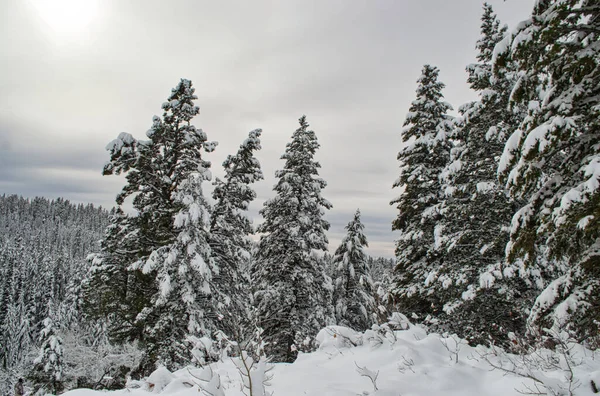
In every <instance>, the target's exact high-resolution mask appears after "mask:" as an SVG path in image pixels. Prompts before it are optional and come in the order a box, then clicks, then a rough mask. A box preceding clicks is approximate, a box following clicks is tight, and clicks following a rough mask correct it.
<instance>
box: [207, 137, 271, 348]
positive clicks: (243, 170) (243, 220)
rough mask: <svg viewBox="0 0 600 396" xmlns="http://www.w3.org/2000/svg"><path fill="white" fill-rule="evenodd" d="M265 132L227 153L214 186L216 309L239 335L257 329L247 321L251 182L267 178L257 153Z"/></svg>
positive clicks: (229, 331) (227, 329) (212, 242)
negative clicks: (221, 176) (233, 151)
mask: <svg viewBox="0 0 600 396" xmlns="http://www.w3.org/2000/svg"><path fill="white" fill-rule="evenodd" d="M261 133H262V130H261V129H255V130H253V131H251V132H250V133H249V134H248V138H247V139H246V140H244V142H243V143H242V144H241V145H240V147H239V149H238V151H237V153H236V154H235V155H229V156H227V159H226V160H225V161H224V162H223V168H224V169H225V177H224V179H223V180H221V179H219V178H217V179H216V180H215V182H214V186H215V189H214V190H213V199H214V200H215V202H216V203H215V205H214V208H213V211H212V217H211V220H210V233H211V240H210V246H211V249H212V255H213V259H214V260H215V262H216V264H217V266H218V268H219V273H218V274H216V275H215V277H214V281H213V284H214V289H215V293H216V295H215V296H214V299H213V302H212V305H213V311H214V313H215V314H216V315H217V317H218V318H219V323H220V324H219V329H220V330H223V331H225V332H226V334H227V335H229V336H237V337H238V338H239V337H241V336H242V335H241V334H239V332H240V331H244V330H249V331H254V329H251V328H250V327H249V326H246V324H245V323H244V322H245V321H246V319H248V318H247V315H246V311H247V309H246V308H247V306H248V304H249V303H250V300H251V299H250V296H249V295H250V284H249V279H248V269H249V265H250V258H251V253H252V252H251V250H252V246H253V242H252V241H251V240H250V238H249V236H250V235H251V234H253V233H254V228H253V227H252V222H251V220H250V219H249V218H248V215H247V213H246V212H247V211H248V207H249V205H250V203H251V202H252V201H253V200H254V199H255V198H256V192H255V191H254V190H253V189H252V188H251V186H250V185H251V184H253V183H255V182H257V181H259V180H262V179H263V173H262V170H261V168H260V162H259V161H258V159H257V158H256V157H255V156H254V152H255V151H258V150H260V149H261V146H260V135H261ZM237 341H239V342H241V341H242V340H237Z"/></svg>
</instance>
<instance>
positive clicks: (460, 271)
mask: <svg viewBox="0 0 600 396" xmlns="http://www.w3.org/2000/svg"><path fill="white" fill-rule="evenodd" d="M483 9H484V12H483V16H482V23H481V37H480V39H479V40H478V41H477V44H476V48H477V50H478V54H477V60H478V62H477V63H475V64H471V65H469V66H467V72H468V73H469V78H468V81H469V83H470V85H471V89H473V90H474V91H476V92H477V93H478V94H479V97H480V98H479V100H478V101H475V102H471V103H467V104H465V105H463V106H461V108H460V113H461V117H460V118H458V119H457V120H456V124H457V128H455V130H454V132H453V134H452V140H453V143H454V147H453V148H452V151H451V158H450V163H449V164H448V166H447V167H446V169H445V170H444V172H443V175H444V176H443V190H444V193H445V194H446V204H445V206H444V208H443V212H444V215H443V219H442V222H441V224H443V238H442V240H443V247H444V250H445V253H444V261H443V264H442V265H441V266H440V268H439V270H438V271H437V274H436V276H435V277H433V278H431V280H430V286H429V288H430V289H432V290H434V291H435V295H436V296H438V297H440V299H441V303H442V304H443V311H444V313H441V315H440V316H439V318H438V319H439V321H438V324H439V325H440V326H441V328H442V330H443V331H449V332H451V333H457V334H458V335H460V336H461V337H464V338H466V339H469V340H470V342H473V343H475V344H480V343H485V342H489V341H490V339H493V341H494V342H495V343H501V342H502V341H505V342H508V341H509V340H508V338H507V334H508V332H515V333H523V332H524V330H525V315H526V312H525V311H526V310H528V309H529V307H530V304H531V302H532V300H526V299H525V298H524V297H525V294H526V293H525V290H526V289H528V288H529V287H528V286H527V285H526V284H525V283H524V281H523V279H521V278H520V277H518V276H517V274H516V273H515V271H514V270H513V269H512V268H506V267H505V266H504V259H505V254H504V249H505V247H506V243H507V242H508V237H509V236H508V232H507V231H506V230H507V229H508V226H509V225H510V219H511V217H512V215H513V213H514V212H515V210H516V205H515V203H514V202H513V201H512V200H511V199H509V198H508V197H507V195H506V193H505V191H504V186H502V185H500V183H499V182H498V181H497V173H496V172H497V167H498V162H499V160H500V157H501V155H502V151H503V148H504V144H505V142H506V139H507V137H508V136H509V135H510V134H511V133H512V131H513V130H514V129H515V128H516V127H517V126H518V124H519V122H520V120H521V119H523V117H524V115H525V113H524V111H523V110H522V106H513V107H509V96H510V92H511V91H512V88H513V86H514V83H515V80H516V78H515V76H516V68H515V65H514V64H513V63H511V62H506V63H505V65H504V66H503V67H502V68H496V73H495V76H494V75H492V55H493V49H494V47H495V46H496V44H497V43H499V42H500V41H501V40H502V39H503V37H504V34H505V32H506V27H501V26H500V21H499V20H498V19H497V17H496V15H495V14H494V11H493V9H492V7H491V6H490V5H489V4H487V3H486V4H484V7H483ZM529 297H531V296H529Z"/></svg>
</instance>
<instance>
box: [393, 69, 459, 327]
mask: <svg viewBox="0 0 600 396" xmlns="http://www.w3.org/2000/svg"><path fill="white" fill-rule="evenodd" d="M438 74H439V69H438V68H437V67H434V66H430V65H425V66H424V67H423V70H422V74H421V77H419V79H418V86H417V91H416V92H417V98H416V100H414V101H413V102H412V104H411V106H410V109H409V112H408V115H407V117H406V121H405V122H404V128H403V130H402V141H403V142H404V144H405V145H404V147H403V149H402V150H401V151H400V152H399V153H398V160H399V161H400V169H401V174H400V177H399V178H398V179H397V180H396V181H395V182H394V185H393V186H394V188H401V189H403V191H402V193H401V194H400V195H399V196H398V197H397V198H395V199H394V200H392V202H391V204H392V205H394V204H395V205H396V207H397V208H398V210H399V214H398V217H397V218H396V219H395V220H394V221H393V222H392V229H393V230H398V231H400V232H401V235H400V237H399V239H398V241H397V244H396V270H395V272H396V276H395V278H396V279H395V282H394V283H395V284H394V286H393V292H394V294H395V295H396V298H397V302H398V309H400V311H401V312H404V313H406V314H409V313H411V314H415V315H418V316H420V317H421V319H422V318H423V315H427V314H430V313H432V312H434V311H438V310H439V309H441V307H440V306H439V302H438V301H437V297H436V296H435V295H432V294H431V292H430V290H428V285H429V279H430V278H431V277H432V276H435V274H436V272H437V270H438V269H439V265H440V263H441V260H442V258H441V256H442V252H441V251H440V247H441V241H440V240H439V238H438V236H439V235H440V234H441V232H442V231H443V230H441V229H440V228H439V227H438V224H439V223H440V220H441V217H442V214H441V209H442V207H443V200H444V196H443V194H442V190H441V184H440V174H441V173H442V171H443V169H444V167H445V166H446V165H447V163H448V161H449V158H450V147H451V145H450V143H449V141H448V136H447V135H448V134H449V133H450V132H451V130H452V117H450V116H449V115H447V114H446V113H447V111H448V110H450V109H451V108H452V107H451V106H450V105H449V104H448V103H446V102H443V101H442V98H443V95H442V89H443V88H444V84H443V83H441V82H439V81H438Z"/></svg>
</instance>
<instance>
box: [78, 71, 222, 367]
mask: <svg viewBox="0 0 600 396" xmlns="http://www.w3.org/2000/svg"><path fill="white" fill-rule="evenodd" d="M194 91H195V90H194V88H193V87H192V83H191V81H189V80H185V79H182V80H181V81H180V83H179V84H178V85H177V86H176V87H175V88H174V89H173V90H172V92H171V95H170V96H169V98H168V99H167V102H165V103H163V105H162V108H163V110H164V113H163V116H162V118H160V117H156V116H155V117H154V118H153V123H152V127H151V128H150V130H149V131H148V132H147V137H148V139H149V140H146V141H142V140H136V139H135V138H133V136H131V135H130V134H127V133H121V134H120V135H119V137H118V138H117V139H115V140H114V141H113V142H111V143H110V144H109V145H108V146H107V150H108V151H110V155H111V158H110V161H109V162H108V163H107V164H106V165H105V167H104V174H105V175H111V174H120V173H124V174H126V180H127V183H126V185H125V186H124V187H123V190H122V192H121V193H119V195H118V196H117V204H118V205H122V204H123V203H124V201H125V199H126V198H128V197H130V196H131V197H132V198H133V207H134V209H135V210H136V212H137V213H136V214H135V216H127V215H124V214H122V213H117V215H115V216H114V217H113V223H112V224H111V226H109V228H108V230H107V235H106V237H105V241H104V244H103V249H102V251H101V252H100V254H98V255H96V257H95V258H94V263H95V267H96V268H94V269H93V271H92V272H91V274H92V277H95V280H93V279H92V280H90V283H94V282H95V283H100V284H104V285H105V286H103V287H101V288H99V291H100V292H101V293H103V294H104V295H103V296H102V295H101V296H100V297H99V298H94V299H93V301H99V302H102V301H104V302H106V301H107V300H109V299H110V298H111V297H112V296H118V297H121V298H120V299H119V300H118V304H117V306H116V307H115V308H116V310H115V311H114V312H112V313H111V314H110V319H111V321H112V323H111V328H112V329H113V331H112V335H113V338H116V339H117V340H124V339H128V340H139V341H140V344H141V346H142V347H143V349H144V351H145V353H146V356H145V360H144V364H143V366H144V367H143V370H151V369H152V368H153V367H154V363H155V362H156V361H161V362H163V363H164V364H167V365H168V367H169V368H177V367H179V366H181V365H182V364H185V363H186V362H187V358H186V357H183V356H182V355H183V354H184V352H183V349H184V348H183V347H182V346H181V343H182V342H183V341H184V340H183V338H184V337H185V336H186V335H194V334H198V332H200V329H210V328H212V327H213V326H211V325H210V324H209V323H206V322H207V320H206V319H203V310H202V309H203V308H202V307H201V306H205V304H203V303H202V301H201V300H202V299H204V298H205V297H206V296H207V295H208V294H210V288H209V287H208V284H209V280H210V279H211V276H212V274H213V273H214V272H216V271H217V269H216V268H215V266H214V263H213V261H212V259H211V255H210V247H209V245H208V205H207V203H206V201H205V200H204V198H203V195H202V189H201V186H202V182H203V181H206V180H209V179H210V171H209V168H210V162H208V161H206V160H204V159H203V158H202V151H212V150H213V149H214V147H215V145H216V143H214V142H213V143H211V142H208V141H207V137H206V134H205V133H204V132H203V131H202V130H201V129H197V128H196V127H195V126H194V125H193V124H192V119H193V118H194V117H195V116H196V115H198V113H199V108H198V107H197V106H196V105H195V104H194V100H195V99H197V96H196V95H195V93H194ZM119 290H120V291H119ZM92 293H93V290H92ZM112 305H114V303H109V305H108V307H111V306H112ZM90 308H91V310H92V311H93V310H94V308H93V307H90ZM201 322H202V323H201Z"/></svg>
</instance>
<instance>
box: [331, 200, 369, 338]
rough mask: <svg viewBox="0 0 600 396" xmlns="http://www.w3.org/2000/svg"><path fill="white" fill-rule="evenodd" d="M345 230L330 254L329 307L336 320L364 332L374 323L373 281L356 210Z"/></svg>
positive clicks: (362, 227) (358, 211)
mask: <svg viewBox="0 0 600 396" xmlns="http://www.w3.org/2000/svg"><path fill="white" fill-rule="evenodd" d="M346 230H347V233H346V235H345V236H344V238H343V239H342V241H341V243H340V246H339V247H338V248H337V250H336V251H335V255H334V256H333V264H334V265H335V266H336V268H335V273H334V278H333V285H334V291H333V306H334V308H335V317H336V322H337V324H338V325H340V326H346V327H350V328H351V329H354V330H356V331H361V332H362V331H365V330H367V329H370V328H371V325H373V324H374V323H375V298H374V296H373V280H372V279H371V273H370V272H371V271H370V268H369V262H368V257H367V254H366V253H365V251H364V248H365V247H367V246H369V245H368V243H367V237H366V236H365V234H364V226H363V224H362V222H361V221H360V210H356V213H355V214H354V218H353V219H352V221H350V222H349V223H348V225H347V226H346Z"/></svg>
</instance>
